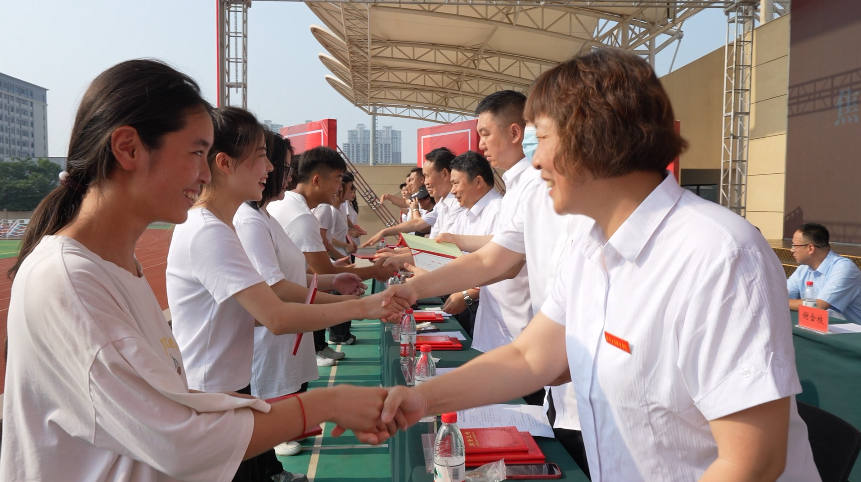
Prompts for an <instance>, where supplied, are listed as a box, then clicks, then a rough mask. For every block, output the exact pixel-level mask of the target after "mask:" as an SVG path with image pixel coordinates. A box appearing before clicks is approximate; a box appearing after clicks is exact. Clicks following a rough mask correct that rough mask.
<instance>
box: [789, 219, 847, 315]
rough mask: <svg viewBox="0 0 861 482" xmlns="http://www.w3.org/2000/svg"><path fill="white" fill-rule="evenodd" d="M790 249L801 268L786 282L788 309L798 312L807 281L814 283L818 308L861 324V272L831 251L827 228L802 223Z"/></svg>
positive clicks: (793, 236)
mask: <svg viewBox="0 0 861 482" xmlns="http://www.w3.org/2000/svg"><path fill="white" fill-rule="evenodd" d="M790 249H791V250H792V255H793V256H794V257H795V260H796V261H798V264H799V265H800V266H799V267H798V269H797V270H795V272H794V273H792V276H790V277H789V279H788V280H786V289H787V291H789V309H790V310H798V307H799V306H801V304H802V303H801V302H802V300H801V299H800V298H801V295H802V293H803V292H804V288H805V286H806V285H807V282H808V281H813V289H814V291H815V292H816V305H817V308H821V309H823V310H831V311H832V312H836V313H838V314H839V315H842V317H844V318H846V319H847V320H849V321H851V322H853V323H859V324H861V270H859V269H858V267H857V266H855V263H853V262H852V261H850V260H849V259H848V258H844V257H843V256H840V255H838V254H836V253H834V252H833V251H831V245H830V244H829V241H828V229H826V228H825V226H823V225H821V224H817V223H807V224H802V225H801V227H799V228H798V231H796V232H795V234H793V235H792V247H791V248H790Z"/></svg>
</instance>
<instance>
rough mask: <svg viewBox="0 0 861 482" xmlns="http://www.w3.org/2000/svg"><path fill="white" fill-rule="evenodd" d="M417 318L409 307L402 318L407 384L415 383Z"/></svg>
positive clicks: (403, 360)
mask: <svg viewBox="0 0 861 482" xmlns="http://www.w3.org/2000/svg"><path fill="white" fill-rule="evenodd" d="M415 369H416V319H415V317H414V316H413V310H411V309H407V310H406V313H404V317H403V318H401V371H402V372H403V374H404V379H405V380H406V381H407V385H415Z"/></svg>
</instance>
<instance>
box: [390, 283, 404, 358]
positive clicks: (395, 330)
mask: <svg viewBox="0 0 861 482" xmlns="http://www.w3.org/2000/svg"><path fill="white" fill-rule="evenodd" d="M402 283H403V282H402V281H401V278H400V276H398V272H397V271H395V272H394V273H392V276H391V278H389V279H388V281H386V286H387V287H388V286H392V285H399V284H402ZM401 323H403V318H401ZM392 340H394V341H395V342H400V341H401V325H400V323H397V324H393V325H392Z"/></svg>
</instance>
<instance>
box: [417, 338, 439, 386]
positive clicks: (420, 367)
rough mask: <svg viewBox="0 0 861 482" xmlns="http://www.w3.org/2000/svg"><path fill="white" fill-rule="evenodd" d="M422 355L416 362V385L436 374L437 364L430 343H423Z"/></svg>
mask: <svg viewBox="0 0 861 482" xmlns="http://www.w3.org/2000/svg"><path fill="white" fill-rule="evenodd" d="M420 350H421V353H422V354H421V355H419V359H418V361H417V362H416V385H420V384H422V383H424V382H426V381H428V380H430V379H431V378H433V377H435V376H436V364H435V363H434V362H433V354H432V353H431V347H430V345H422V347H421V349H420Z"/></svg>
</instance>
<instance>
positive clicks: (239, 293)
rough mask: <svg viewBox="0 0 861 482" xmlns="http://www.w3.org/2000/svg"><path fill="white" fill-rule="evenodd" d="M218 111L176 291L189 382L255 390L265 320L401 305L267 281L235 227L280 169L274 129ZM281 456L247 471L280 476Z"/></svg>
mask: <svg viewBox="0 0 861 482" xmlns="http://www.w3.org/2000/svg"><path fill="white" fill-rule="evenodd" d="M212 120H213V125H214V136H213V139H214V140H213V144H212V147H211V148H210V150H209V154H208V156H207V161H208V163H209V168H210V171H211V172H212V181H211V182H210V183H208V184H206V185H204V186H203V191H202V193H201V195H200V198H199V199H198V201H197V202H196V203H195V208H194V209H192V210H191V211H189V214H188V220H187V221H186V222H185V223H183V224H181V225H178V226H177V227H176V228H175V229H174V233H173V237H172V238H171V243H170V250H169V252H168V256H167V270H166V273H165V275H166V285H167V298H168V304H169V306H170V308H171V317H172V319H173V331H174V336H175V337H176V341H177V343H178V344H179V348H180V350H181V351H182V354H183V356H184V357H185V360H186V361H185V365H186V371H187V373H188V383H189V387H190V388H192V389H195V390H199V391H202V392H238V393H240V394H248V395H250V393H251V387H250V383H251V366H252V361H253V351H254V330H253V328H254V325H255V321H256V322H257V323H259V324H260V325H262V326H264V327H266V328H267V329H269V331H271V332H272V333H273V334H274V335H282V334H286V333H303V332H308V331H313V330H315V329H319V328H325V327H328V326H331V325H334V324H337V323H341V322H343V321H344V320H345V319H352V318H360V319H364V318H382V317H385V316H388V315H390V314H392V313H393V311H394V310H387V309H384V308H383V307H382V306H381V299H380V297H378V296H371V297H367V298H364V299H360V300H353V301H345V302H343V303H340V304H338V305H337V306H333V305H327V304H322V305H310V306H309V305H305V304H302V301H304V294H302V295H300V296H296V295H297V292H296V291H297V290H296V289H295V287H291V286H290V285H288V284H286V283H285V284H282V285H279V284H277V283H276V284H274V285H272V286H269V285H268V284H267V283H266V280H265V279H264V278H263V276H261V275H260V273H258V271H257V270H256V269H255V268H254V266H253V265H252V263H251V261H250V260H249V259H248V256H247V255H246V253H245V249H244V248H243V247H242V243H241V242H240V240H239V238H238V236H237V235H236V233H235V231H234V229H233V218H234V215H235V214H236V211H237V209H238V208H239V206H240V205H242V203H244V202H246V201H257V200H260V199H261V196H262V192H263V190H264V188H265V186H266V179H267V177H268V173H269V172H270V171H271V170H272V164H271V163H270V162H269V159H268V158H267V157H266V143H265V140H264V135H263V129H264V128H263V127H262V126H261V125H260V124H259V122H258V121H257V119H256V118H255V117H254V116H253V115H252V114H251V113H250V112H248V111H246V110H243V109H240V108H236V107H223V108H219V109H215V110H214V111H213V112H212ZM299 291H303V290H299ZM297 298H299V299H297ZM285 301H287V303H285ZM272 458H274V452H272V451H270V452H268V453H267V454H262V455H261V457H259V458H258V459H257V460H253V461H252V460H249V461H246V462H244V463H243V464H242V466H240V469H239V472H237V479H240V478H241V479H244V480H248V479H252V478H256V477H258V476H259V478H260V480H264V479H265V478H266V477H267V476H269V475H275V474H271V473H266V472H267V471H268V470H269V468H268V467H269V466H272V465H274V464H272V463H271V460H272ZM254 474H257V475H254Z"/></svg>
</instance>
